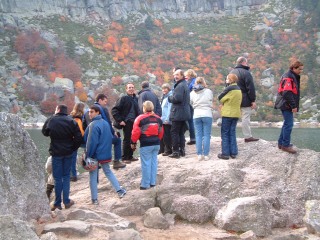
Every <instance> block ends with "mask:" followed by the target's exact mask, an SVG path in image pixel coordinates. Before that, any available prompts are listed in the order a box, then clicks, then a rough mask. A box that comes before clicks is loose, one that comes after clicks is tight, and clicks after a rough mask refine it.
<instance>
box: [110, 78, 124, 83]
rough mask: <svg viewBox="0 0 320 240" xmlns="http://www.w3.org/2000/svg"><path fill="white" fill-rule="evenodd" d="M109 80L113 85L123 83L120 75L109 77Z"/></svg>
mask: <svg viewBox="0 0 320 240" xmlns="http://www.w3.org/2000/svg"><path fill="white" fill-rule="evenodd" d="M111 82H112V84H113V85H120V84H122V83H123V80H122V78H121V76H114V77H112V78H111Z"/></svg>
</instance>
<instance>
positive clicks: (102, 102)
mask: <svg viewBox="0 0 320 240" xmlns="http://www.w3.org/2000/svg"><path fill="white" fill-rule="evenodd" d="M107 103H108V98H107V96H106V95H105V94H103V93H100V94H98V95H97V96H96V101H95V103H94V105H96V106H98V107H99V108H100V112H101V117H102V119H103V120H105V121H107V122H108V123H109V126H110V127H111V133H112V145H113V152H114V160H113V169H120V168H124V167H125V166H126V164H125V163H122V162H121V161H120V159H121V138H120V136H118V135H117V133H116V132H115V131H114V129H113V127H112V123H111V119H110V114H109V110H108V108H107ZM84 117H85V124H84V126H88V125H89V124H90V122H91V119H90V117H89V112H86V113H85V116H84Z"/></svg>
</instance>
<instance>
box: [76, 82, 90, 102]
mask: <svg viewBox="0 0 320 240" xmlns="http://www.w3.org/2000/svg"><path fill="white" fill-rule="evenodd" d="M80 83H81V82H80ZM76 95H77V96H78V98H79V100H80V101H81V102H86V101H87V100H88V95H87V93H86V91H85V90H84V89H83V87H79V88H77V89H76Z"/></svg>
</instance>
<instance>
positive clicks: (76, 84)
mask: <svg viewBox="0 0 320 240" xmlns="http://www.w3.org/2000/svg"><path fill="white" fill-rule="evenodd" d="M74 88H77V89H80V88H83V84H82V82H80V81H79V82H76V83H75V84H74Z"/></svg>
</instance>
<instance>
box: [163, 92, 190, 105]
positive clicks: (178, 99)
mask: <svg viewBox="0 0 320 240" xmlns="http://www.w3.org/2000/svg"><path fill="white" fill-rule="evenodd" d="M181 90H182V91H181ZM188 91H189V90H188ZM184 96H185V95H184V89H183V88H181V89H175V90H174V92H173V94H172V95H171V96H169V97H168V100H169V102H171V103H174V104H179V103H183V101H184Z"/></svg>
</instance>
